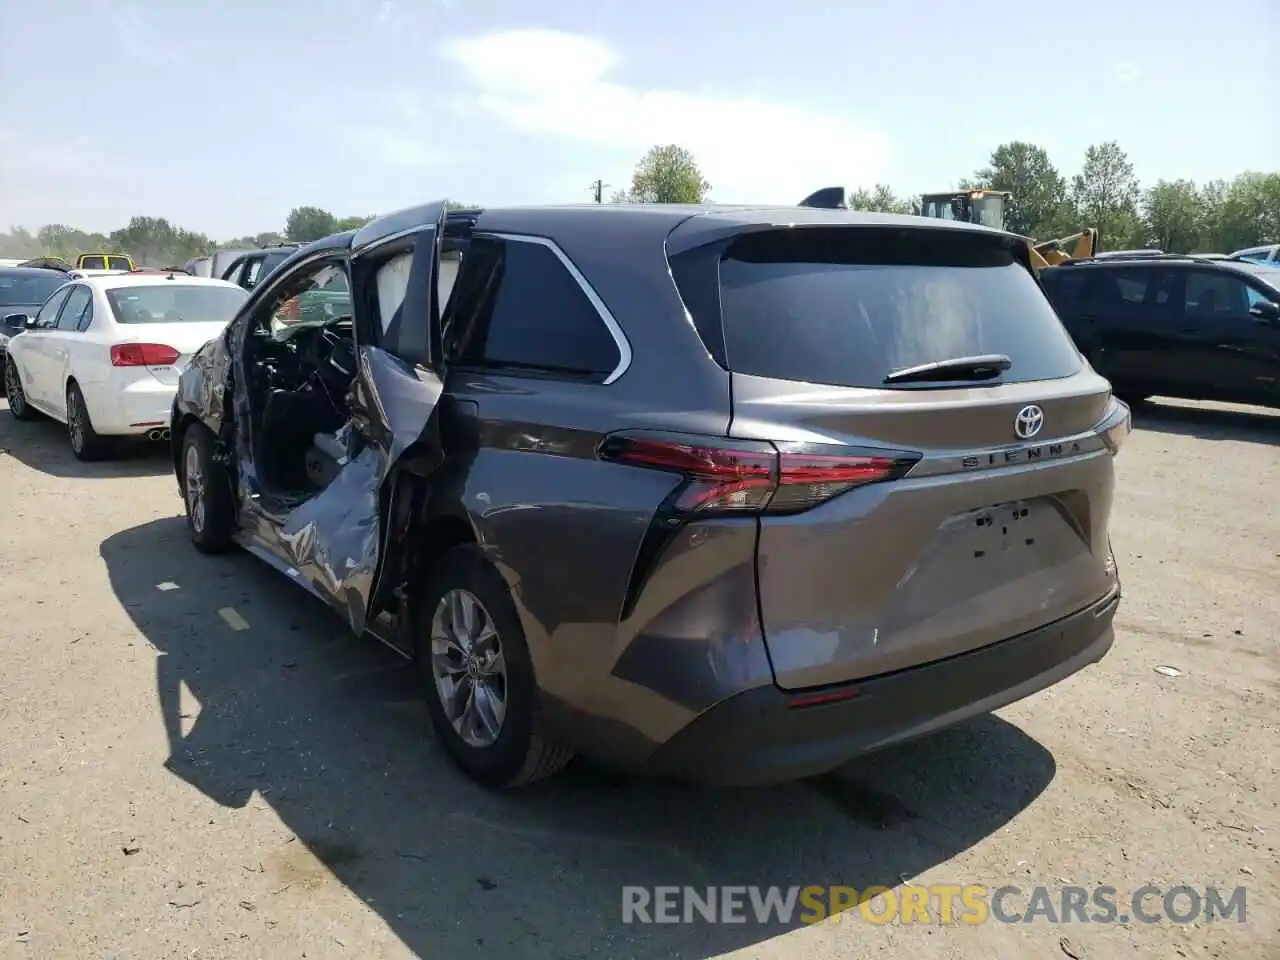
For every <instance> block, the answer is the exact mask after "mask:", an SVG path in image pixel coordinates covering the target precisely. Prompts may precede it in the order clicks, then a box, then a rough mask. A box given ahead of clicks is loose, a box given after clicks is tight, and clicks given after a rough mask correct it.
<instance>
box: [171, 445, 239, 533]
mask: <svg viewBox="0 0 1280 960" xmlns="http://www.w3.org/2000/svg"><path fill="white" fill-rule="evenodd" d="M213 445H214V436H213V433H212V432H211V431H210V430H209V428H208V427H206V426H205V425H204V424H202V423H193V424H192V425H191V426H189V427H188V428H187V430H186V433H184V434H183V435H182V476H181V480H182V500H183V503H184V504H185V506H186V510H187V532H188V533H189V534H190V535H191V542H192V543H193V544H195V548H196V549H197V550H199V551H200V552H201V553H223V552H224V551H226V550H227V548H228V547H230V546H231V538H232V535H233V534H234V533H235V510H234V505H233V503H232V499H231V484H230V483H229V482H228V479H227V472H226V470H224V469H223V468H222V465H221V464H219V463H218V462H217V461H216V460H214V458H213Z"/></svg>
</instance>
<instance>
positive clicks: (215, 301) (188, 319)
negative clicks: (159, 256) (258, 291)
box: [107, 283, 249, 323]
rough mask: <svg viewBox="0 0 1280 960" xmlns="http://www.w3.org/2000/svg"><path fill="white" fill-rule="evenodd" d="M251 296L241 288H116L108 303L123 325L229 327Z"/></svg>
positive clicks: (109, 293)
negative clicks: (208, 325)
mask: <svg viewBox="0 0 1280 960" xmlns="http://www.w3.org/2000/svg"><path fill="white" fill-rule="evenodd" d="M248 296H249V293H248V291H246V290H241V289H240V288H239V287H221V286H219V287H207V286H197V285H195V284H185V283H157V284H153V285H148V286H145V287H141V286H140V287H116V288H114V289H112V290H108V291H107V301H108V302H109V303H110V304H111V310H112V312H114V313H115V315H116V320H117V321H118V322H120V323H208V322H210V321H219V322H222V323H225V322H227V321H229V320H230V319H231V318H232V317H234V316H235V314H236V311H237V310H239V309H240V305H241V304H242V303H244V302H245V300H246V299H248Z"/></svg>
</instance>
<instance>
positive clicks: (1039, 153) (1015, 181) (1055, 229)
mask: <svg viewBox="0 0 1280 960" xmlns="http://www.w3.org/2000/svg"><path fill="white" fill-rule="evenodd" d="M970 185H971V186H973V187H977V188H980V189H985V190H1004V191H1008V192H1009V193H1011V194H1013V197H1012V198H1011V199H1010V201H1009V203H1008V205H1007V206H1006V209H1005V225H1006V227H1007V228H1008V229H1009V230H1010V231H1011V232H1013V233H1017V234H1020V235H1022V236H1024V237H1034V238H1035V239H1037V240H1047V239H1049V238H1051V237H1054V236H1057V235H1058V234H1059V233H1065V232H1068V231H1070V230H1073V229H1074V228H1073V227H1071V226H1070V225H1069V224H1068V223H1067V222H1066V220H1067V217H1068V216H1069V215H1068V214H1066V204H1067V182H1066V180H1064V179H1063V178H1062V175H1061V174H1060V173H1058V169H1057V168H1056V167H1055V166H1054V165H1053V163H1052V162H1050V160H1049V154H1048V152H1046V151H1045V149H1044V148H1043V147H1038V146H1036V145H1035V144H1034V143H1026V142H1025V141H1022V140H1012V141H1010V142H1009V143H1002V144H1000V146H998V147H996V148H995V150H994V151H992V153H991V159H990V161H988V163H987V166H986V167H984V168H983V169H981V170H979V171H978V172H977V173H976V174H974V179H973V180H972V181H971V182H970V183H966V185H965V186H966V187H968V186H970Z"/></svg>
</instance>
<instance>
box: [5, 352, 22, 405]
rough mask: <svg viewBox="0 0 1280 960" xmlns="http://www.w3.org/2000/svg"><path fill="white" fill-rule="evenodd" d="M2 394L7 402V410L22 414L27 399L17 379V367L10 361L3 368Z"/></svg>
mask: <svg viewBox="0 0 1280 960" xmlns="http://www.w3.org/2000/svg"><path fill="white" fill-rule="evenodd" d="M4 393H5V398H6V399H7V400H8V401H9V409H10V410H12V411H13V412H14V413H18V414H20V413H22V411H23V409H24V408H25V407H26V404H27V397H26V394H24V393H23V392H22V381H21V380H19V379H18V368H17V365H16V364H15V363H14V362H13V361H12V360H9V361H8V362H7V363H6V364H5V367H4Z"/></svg>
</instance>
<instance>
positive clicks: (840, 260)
mask: <svg viewBox="0 0 1280 960" xmlns="http://www.w3.org/2000/svg"><path fill="white" fill-rule="evenodd" d="M720 300H721V311H722V316H723V322H724V331H725V344H726V349H727V359H728V364H729V368H730V369H731V370H733V371H735V372H737V373H745V374H752V375H754V376H761V377H772V378H776V379H781V380H800V381H808V382H810V383H823V384H832V385H836V386H849V387H876V388H879V387H883V386H884V378H885V377H886V376H887V375H888V374H889V373H890V372H892V371H894V370H899V369H902V368H905V367H912V366H916V365H918V364H924V363H931V362H934V361H939V360H949V359H954V358H957V357H970V356H977V355H981V354H995V353H999V354H1006V355H1007V356H1008V357H1009V358H1010V359H1011V360H1012V361H1013V365H1012V367H1010V369H1009V370H1008V371H1007V372H1006V373H1005V374H1004V375H1003V377H1002V378H1001V380H1002V381H1003V382H1022V381H1028V380H1050V379H1056V378H1059V377H1068V376H1071V375H1072V374H1074V373H1076V372H1078V371H1079V370H1080V368H1081V364H1080V359H1079V356H1078V354H1077V353H1076V350H1075V347H1074V346H1073V345H1072V343H1071V339H1070V337H1069V336H1068V335H1067V332H1066V330H1065V329H1063V327H1062V323H1061V321H1059V320H1058V317H1057V314H1055V313H1054V310H1053V308H1052V306H1051V305H1050V304H1049V301H1048V300H1047V299H1046V297H1045V296H1044V294H1043V293H1042V292H1041V290H1040V287H1039V286H1038V285H1037V284H1036V281H1035V279H1034V278H1033V277H1032V275H1031V273H1030V272H1029V271H1028V270H1027V269H1026V268H1025V267H1023V266H1021V265H1020V264H1019V263H1018V262H1017V261H1016V260H1015V259H1014V256H1013V254H1012V253H1011V252H1010V251H1009V250H1008V249H1007V248H1006V247H1004V246H1003V242H1002V241H1001V238H999V237H995V236H991V237H988V236H985V235H978V234H960V235H957V234H954V233H952V232H951V231H940V230H924V229H919V230H893V231H890V230H883V229H880V230H876V229H866V228H861V229H860V228H834V229H805V230H788V231H769V232H766V233H759V234H752V235H749V236H747V237H743V238H741V239H739V240H738V241H736V242H735V243H734V244H733V245H732V246H731V247H730V248H729V249H728V250H727V251H726V253H725V255H724V257H723V259H722V260H721V263H720ZM988 382H989V381H988Z"/></svg>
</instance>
